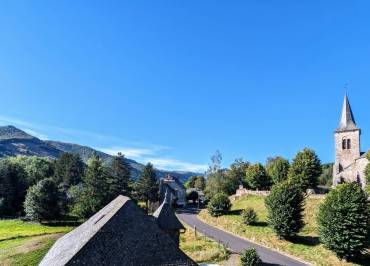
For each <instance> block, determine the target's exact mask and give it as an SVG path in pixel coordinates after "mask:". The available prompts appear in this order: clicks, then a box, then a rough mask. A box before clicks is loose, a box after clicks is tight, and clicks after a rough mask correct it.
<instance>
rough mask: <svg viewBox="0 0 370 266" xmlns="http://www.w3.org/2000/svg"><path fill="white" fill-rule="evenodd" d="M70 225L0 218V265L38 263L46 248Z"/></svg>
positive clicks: (67, 230) (68, 228) (67, 229)
mask: <svg viewBox="0 0 370 266" xmlns="http://www.w3.org/2000/svg"><path fill="white" fill-rule="evenodd" d="M70 230H72V227H70V226H50V225H41V224H38V223H31V222H24V221H21V220H16V219H15V220H0V265H27V266H28V265H30V266H32V265H38V263H39V262H40V260H41V259H42V257H43V256H44V255H45V254H46V252H47V250H48V249H49V248H50V247H51V246H52V244H53V243H54V242H55V240H56V239H57V238H58V237H60V236H61V235H62V234H64V233H66V232H69V231H70Z"/></svg>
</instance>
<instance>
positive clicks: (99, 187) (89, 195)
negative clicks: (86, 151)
mask: <svg viewBox="0 0 370 266" xmlns="http://www.w3.org/2000/svg"><path fill="white" fill-rule="evenodd" d="M108 179H109V177H108V170H107V169H106V168H105V167H104V166H103V163H102V161H101V159H100V158H99V157H98V156H97V155H93V156H92V157H91V158H90V159H89V161H88V163H87V169H86V174H85V176H84V178H83V184H84V187H83V191H82V192H81V196H80V198H79V199H77V200H76V201H77V203H76V205H75V207H74V213H75V214H76V215H78V216H79V217H83V218H87V217H89V216H91V215H93V214H94V213H96V212H97V211H98V210H100V209H101V208H102V207H104V206H105V205H106V204H107V203H108V202H109V200H110V194H109V184H108Z"/></svg>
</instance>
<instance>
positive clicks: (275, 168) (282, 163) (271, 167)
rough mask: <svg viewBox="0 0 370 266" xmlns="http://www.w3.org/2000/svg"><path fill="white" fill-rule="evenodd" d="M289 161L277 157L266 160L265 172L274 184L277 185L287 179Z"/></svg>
mask: <svg viewBox="0 0 370 266" xmlns="http://www.w3.org/2000/svg"><path fill="white" fill-rule="evenodd" d="M289 167H290V164H289V161H288V160H286V159H284V158H283V157H280V156H277V157H274V158H269V159H267V164H266V171H267V174H268V175H269V176H270V177H271V179H272V182H273V183H274V184H278V183H280V182H282V181H285V180H287V179H288V172H289Z"/></svg>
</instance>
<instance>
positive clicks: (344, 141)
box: [342, 139, 351, 150]
mask: <svg viewBox="0 0 370 266" xmlns="http://www.w3.org/2000/svg"><path fill="white" fill-rule="evenodd" d="M342 149H343V150H350V149H351V140H350V139H342Z"/></svg>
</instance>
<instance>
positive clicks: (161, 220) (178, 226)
mask: <svg viewBox="0 0 370 266" xmlns="http://www.w3.org/2000/svg"><path fill="white" fill-rule="evenodd" d="M153 216H154V217H155V218H156V221H157V223H158V226H159V227H160V228H162V229H163V230H165V231H167V230H185V227H184V226H183V225H182V223H181V222H180V221H179V219H178V218H177V216H176V215H175V212H174V211H173V209H172V206H171V204H170V202H169V193H168V191H166V194H165V197H164V200H163V202H162V204H161V205H160V206H159V207H158V209H157V210H156V211H155V212H154V213H153Z"/></svg>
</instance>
